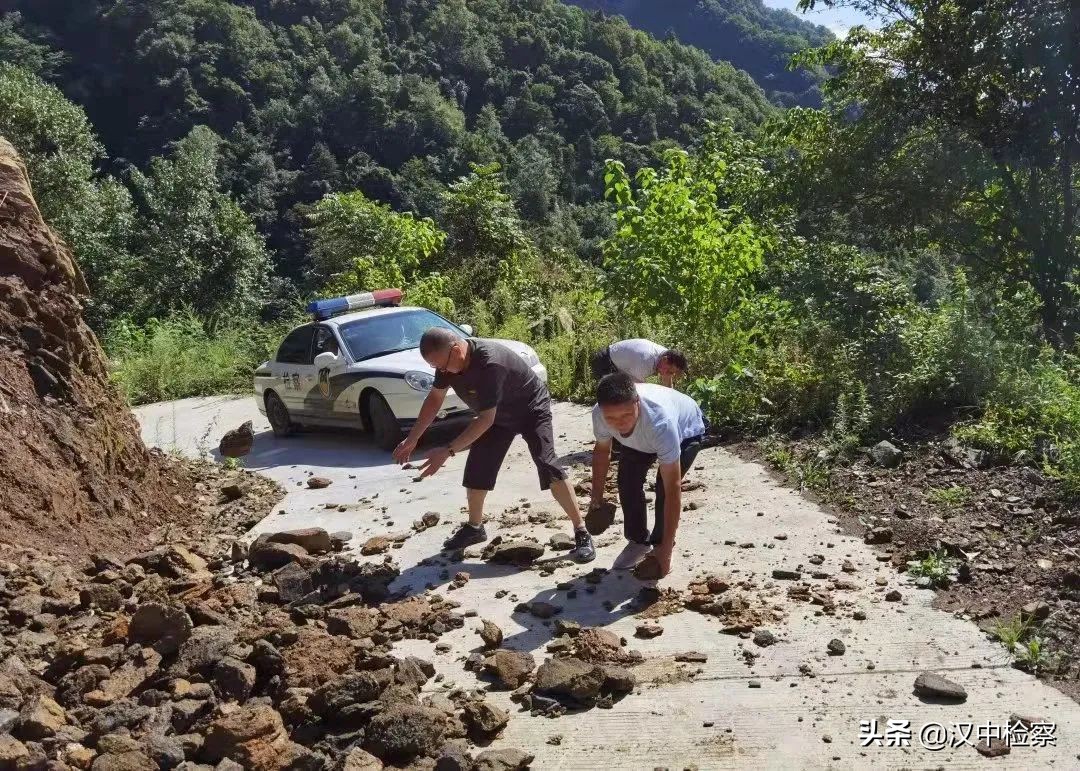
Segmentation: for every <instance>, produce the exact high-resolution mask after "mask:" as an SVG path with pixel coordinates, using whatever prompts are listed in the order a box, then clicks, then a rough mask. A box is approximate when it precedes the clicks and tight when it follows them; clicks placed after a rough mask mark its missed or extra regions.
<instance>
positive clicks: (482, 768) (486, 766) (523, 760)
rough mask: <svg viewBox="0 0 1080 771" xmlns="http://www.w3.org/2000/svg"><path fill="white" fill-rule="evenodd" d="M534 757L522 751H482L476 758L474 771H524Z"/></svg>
mask: <svg viewBox="0 0 1080 771" xmlns="http://www.w3.org/2000/svg"><path fill="white" fill-rule="evenodd" d="M534 757H535V756H534V755H531V754H529V753H527V752H523V751H522V750H515V749H506V750H484V751H483V752H481V753H480V754H479V755H477V756H476V771H525V769H527V768H529V764H531V763H532V762H533V759H534Z"/></svg>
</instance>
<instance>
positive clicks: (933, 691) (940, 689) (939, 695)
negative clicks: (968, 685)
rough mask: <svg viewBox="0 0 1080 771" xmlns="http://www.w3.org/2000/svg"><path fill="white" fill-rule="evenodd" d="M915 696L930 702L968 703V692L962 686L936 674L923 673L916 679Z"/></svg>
mask: <svg viewBox="0 0 1080 771" xmlns="http://www.w3.org/2000/svg"><path fill="white" fill-rule="evenodd" d="M915 694H916V695H917V696H920V697H922V698H924V699H930V700H940V701H947V702H955V703H962V702H965V701H967V691H965V690H964V688H963V687H962V686H961V685H959V684H958V683H954V682H953V681H952V680H949V679H947V678H945V677H942V676H941V675H938V674H935V673H934V672H923V673H922V674H920V675H919V676H918V677H917V678H915Z"/></svg>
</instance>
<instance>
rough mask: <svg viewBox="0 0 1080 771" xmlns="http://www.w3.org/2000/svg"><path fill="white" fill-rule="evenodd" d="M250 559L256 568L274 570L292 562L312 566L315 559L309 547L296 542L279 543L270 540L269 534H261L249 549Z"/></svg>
mask: <svg viewBox="0 0 1080 771" xmlns="http://www.w3.org/2000/svg"><path fill="white" fill-rule="evenodd" d="M248 561H249V562H250V563H251V564H252V565H254V566H255V567H256V568H259V569H262V570H274V569H275V568H280V567H282V566H283V565H287V564H289V563H290V562H298V563H299V564H300V565H301V566H302V567H311V566H313V565H314V564H315V560H314V559H313V558H312V556H311V555H310V554H308V552H307V549H305V548H304V547H303V546H300V545H298V544H295V543H277V542H273V541H270V537H269V536H267V535H265V534H264V535H260V536H259V537H258V538H256V539H255V542H254V543H252V544H251V547H250V548H249V549H248Z"/></svg>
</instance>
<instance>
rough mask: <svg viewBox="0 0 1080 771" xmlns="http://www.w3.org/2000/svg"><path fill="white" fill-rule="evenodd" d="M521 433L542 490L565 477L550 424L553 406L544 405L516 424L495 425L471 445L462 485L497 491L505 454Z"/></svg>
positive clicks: (475, 488) (474, 488)
mask: <svg viewBox="0 0 1080 771" xmlns="http://www.w3.org/2000/svg"><path fill="white" fill-rule="evenodd" d="M516 436H521V438H522V439H524V440H525V444H526V445H528V447H529V454H530V455H532V459H533V463H535V464H536V473H537V475H538V476H539V478H540V489H541V490H548V489H550V488H551V483H552V482H554V481H555V480H557V479H566V471H565V470H564V469H563V467H562V464H561V463H560V462H559V458H558V456H557V455H556V454H555V436H554V431H553V430H552V427H551V405H550V403H548V404H545V405H544V406H543V407H542V408H541V409H539V410H537V411H536V412H535V413H533V414H532V415H530V416H529V417H528V418H526V419H524V420H522V421H519V422H518V424H517V425H514V426H504V425H497V424H496V425H493V426H492V427H491V428H489V429H488V430H487V431H485V432H484V433H483V434H482V435H481V436H480V438H479V439H477V440H476V441H475V442H474V443H473V446H472V447H470V448H469V457H468V458H466V459H465V475H464V478H463V479H462V484H463V485H464V486H465V487H467V488H468V489H470V490H494V489H495V480H496V479H497V478H498V476H499V469H500V468H501V467H502V464H503V460H505V458H506V453H507V451H508V450H509V449H510V445H511V444H512V443H513V441H514V437H516Z"/></svg>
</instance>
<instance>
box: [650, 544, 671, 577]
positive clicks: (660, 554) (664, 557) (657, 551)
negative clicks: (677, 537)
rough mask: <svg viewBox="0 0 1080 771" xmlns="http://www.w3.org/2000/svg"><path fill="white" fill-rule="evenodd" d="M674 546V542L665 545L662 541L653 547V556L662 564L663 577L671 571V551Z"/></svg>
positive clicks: (661, 574)
mask: <svg viewBox="0 0 1080 771" xmlns="http://www.w3.org/2000/svg"><path fill="white" fill-rule="evenodd" d="M673 546H674V544H672V545H668V546H665V545H664V544H662V543H661V544H657V545H656V546H654V547H653V550H652V556H653V557H655V558H656V563H657V564H658V565H659V566H660V577H661V578H663V577H664V576H666V575H667V574H668V573H670V572H671V551H672V547H673Z"/></svg>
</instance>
